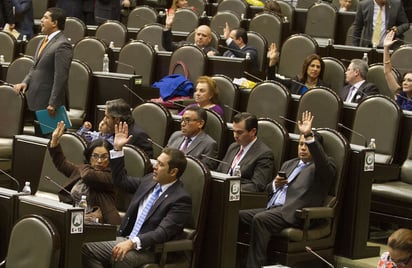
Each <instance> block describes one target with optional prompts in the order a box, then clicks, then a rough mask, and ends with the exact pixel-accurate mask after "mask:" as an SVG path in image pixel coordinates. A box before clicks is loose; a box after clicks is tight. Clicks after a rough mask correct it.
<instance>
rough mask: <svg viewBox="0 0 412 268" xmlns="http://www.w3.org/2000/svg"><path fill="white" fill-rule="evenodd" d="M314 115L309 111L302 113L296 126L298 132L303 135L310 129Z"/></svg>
mask: <svg viewBox="0 0 412 268" xmlns="http://www.w3.org/2000/svg"><path fill="white" fill-rule="evenodd" d="M313 118H314V116H313V115H312V113H311V112H308V111H304V112H303V113H302V120H299V121H298V128H299V131H300V134H302V135H305V134H308V133H310V132H311V131H312V121H313Z"/></svg>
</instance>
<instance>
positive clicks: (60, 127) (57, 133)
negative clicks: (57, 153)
mask: <svg viewBox="0 0 412 268" xmlns="http://www.w3.org/2000/svg"><path fill="white" fill-rule="evenodd" d="M65 128H66V125H65V124H64V122H63V121H60V122H58V123H57V127H56V129H55V130H54V131H53V134H52V137H51V140H50V147H51V148H53V147H56V146H57V145H59V142H60V138H61V136H63V134H64V129H65Z"/></svg>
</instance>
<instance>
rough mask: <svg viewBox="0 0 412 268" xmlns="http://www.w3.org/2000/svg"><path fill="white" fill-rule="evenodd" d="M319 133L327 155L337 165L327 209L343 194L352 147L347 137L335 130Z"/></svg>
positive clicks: (323, 130) (320, 131)
mask: <svg viewBox="0 0 412 268" xmlns="http://www.w3.org/2000/svg"><path fill="white" fill-rule="evenodd" d="M317 132H318V133H319V134H320V135H322V138H323V149H324V151H325V153H326V154H327V155H328V156H329V157H331V158H333V160H334V161H335V164H336V176H335V181H334V183H332V185H331V188H330V190H329V197H328V198H327V199H326V200H325V203H326V204H325V205H326V206H327V207H333V206H335V205H336V201H338V200H339V195H341V194H342V190H343V187H342V185H343V182H344V178H345V176H346V171H347V169H348V166H349V154H350V147H349V143H348V142H347V140H346V139H345V137H343V135H341V134H340V133H339V132H337V131H336V130H334V129H328V128H320V129H317ZM336 198H338V199H336Z"/></svg>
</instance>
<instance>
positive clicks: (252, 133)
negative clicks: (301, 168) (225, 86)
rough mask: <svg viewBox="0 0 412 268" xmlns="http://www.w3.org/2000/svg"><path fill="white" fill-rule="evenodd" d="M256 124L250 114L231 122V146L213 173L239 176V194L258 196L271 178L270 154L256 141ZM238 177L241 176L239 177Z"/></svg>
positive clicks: (264, 146)
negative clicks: (242, 192) (253, 193)
mask: <svg viewBox="0 0 412 268" xmlns="http://www.w3.org/2000/svg"><path fill="white" fill-rule="evenodd" d="M257 132H258V120H257V118H256V116H255V115H253V114H251V113H238V114H236V115H235V116H234V118H233V137H234V139H235V142H234V143H232V144H231V145H230V146H229V148H228V149H227V151H226V155H225V157H224V158H223V160H222V163H220V164H219V166H218V168H217V170H216V171H219V172H223V173H228V174H231V175H240V177H241V178H240V183H241V190H242V191H249V192H261V191H263V190H264V189H265V187H266V185H267V184H268V183H269V182H270V180H271V179H272V178H273V153H272V151H271V150H270V149H269V147H267V146H266V144H264V143H263V142H262V141H261V140H260V139H258V138H257V136H256V135H257ZM239 173H240V174H239Z"/></svg>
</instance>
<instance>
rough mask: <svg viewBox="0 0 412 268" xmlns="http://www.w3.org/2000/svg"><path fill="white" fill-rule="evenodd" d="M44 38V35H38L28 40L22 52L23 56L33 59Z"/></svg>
mask: <svg viewBox="0 0 412 268" xmlns="http://www.w3.org/2000/svg"><path fill="white" fill-rule="evenodd" d="M45 37H46V35H44V34H38V35H35V36H33V37H32V38H30V40H29V42H27V45H26V50H25V52H24V54H25V55H27V56H31V57H34V55H35V54H36V50H37V48H38V47H39V45H40V42H42V41H43V39H44V38H45Z"/></svg>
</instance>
